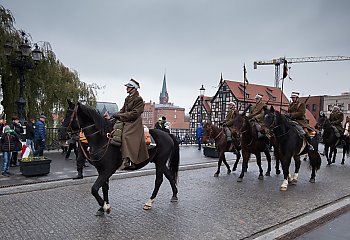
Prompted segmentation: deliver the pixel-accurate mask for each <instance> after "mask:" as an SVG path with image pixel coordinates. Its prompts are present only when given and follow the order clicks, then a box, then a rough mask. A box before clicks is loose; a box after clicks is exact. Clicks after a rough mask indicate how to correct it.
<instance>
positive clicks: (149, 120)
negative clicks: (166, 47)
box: [142, 74, 189, 129]
mask: <svg viewBox="0 0 350 240" xmlns="http://www.w3.org/2000/svg"><path fill="white" fill-rule="evenodd" d="M163 116H165V117H166V120H167V122H169V123H170V127H171V129H188V128H189V121H188V120H187V119H186V117H185V108H182V107H179V106H176V105H174V104H173V103H169V95H168V91H167V87H166V76H165V74H164V78H163V85H162V91H161V92H160V95H159V104H156V103H155V102H152V101H150V102H146V103H145V108H144V111H143V114H142V121H143V124H144V125H146V126H147V127H149V128H153V127H154V125H155V123H156V122H157V121H158V119H159V118H160V117H163Z"/></svg>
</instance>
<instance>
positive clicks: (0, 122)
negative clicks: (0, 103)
mask: <svg viewBox="0 0 350 240" xmlns="http://www.w3.org/2000/svg"><path fill="white" fill-rule="evenodd" d="M5 125H6V120H5V114H2V115H1V116H0V138H1V136H2V134H3V133H4V127H5Z"/></svg>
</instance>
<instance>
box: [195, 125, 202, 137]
mask: <svg viewBox="0 0 350 240" xmlns="http://www.w3.org/2000/svg"><path fill="white" fill-rule="evenodd" d="M196 137H197V138H203V127H202V126H200V127H197V129H196Z"/></svg>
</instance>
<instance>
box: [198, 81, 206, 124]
mask: <svg viewBox="0 0 350 240" xmlns="http://www.w3.org/2000/svg"><path fill="white" fill-rule="evenodd" d="M204 93H205V88H204V87H203V84H202V87H201V88H200V89H199V96H200V105H201V106H200V111H201V112H200V113H201V115H200V123H203V98H204Z"/></svg>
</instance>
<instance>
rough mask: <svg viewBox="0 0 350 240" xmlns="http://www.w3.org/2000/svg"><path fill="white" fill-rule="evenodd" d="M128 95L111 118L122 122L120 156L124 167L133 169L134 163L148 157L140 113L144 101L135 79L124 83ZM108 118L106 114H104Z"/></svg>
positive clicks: (142, 109)
mask: <svg viewBox="0 0 350 240" xmlns="http://www.w3.org/2000/svg"><path fill="white" fill-rule="evenodd" d="M125 86H126V92H127V93H128V96H127V97H126V98H125V101H124V105H123V107H122V108H121V109H120V111H119V112H117V113H115V114H114V115H113V118H116V119H118V120H119V121H121V122H123V123H124V128H123V133H122V157H123V160H124V161H123V166H122V167H124V169H127V170H132V169H135V164H139V163H142V162H143V161H145V160H147V159H148V158H149V155H148V151H147V145H146V142H145V137H144V128H143V124H142V117H141V115H142V113H143V111H144V107H145V103H144V101H143V99H142V97H141V96H140V94H139V92H138V89H139V88H140V84H139V83H138V82H137V81H136V80H135V79H130V81H129V82H128V83H127V84H125ZM106 117H107V118H108V116H106Z"/></svg>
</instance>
